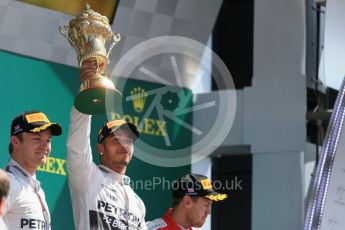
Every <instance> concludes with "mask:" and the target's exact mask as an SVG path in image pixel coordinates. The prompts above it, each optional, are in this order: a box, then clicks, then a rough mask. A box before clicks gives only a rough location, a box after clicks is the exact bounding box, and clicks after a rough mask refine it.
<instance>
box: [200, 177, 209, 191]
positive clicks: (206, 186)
mask: <svg viewBox="0 0 345 230" xmlns="http://www.w3.org/2000/svg"><path fill="white" fill-rule="evenodd" d="M200 182H201V185H202V187H203V189H212V183H211V181H210V180H209V179H203V180H202V181H200Z"/></svg>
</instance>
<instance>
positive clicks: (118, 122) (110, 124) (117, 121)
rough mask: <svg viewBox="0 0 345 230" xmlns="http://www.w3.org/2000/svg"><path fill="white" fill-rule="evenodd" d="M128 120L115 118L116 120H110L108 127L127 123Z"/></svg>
mask: <svg viewBox="0 0 345 230" xmlns="http://www.w3.org/2000/svg"><path fill="white" fill-rule="evenodd" d="M125 123H126V122H125V121H124V120H114V121H109V122H108V123H107V128H108V129H110V128H111V127H114V126H120V125H123V124H125Z"/></svg>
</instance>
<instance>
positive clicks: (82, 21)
mask: <svg viewBox="0 0 345 230" xmlns="http://www.w3.org/2000/svg"><path fill="white" fill-rule="evenodd" d="M59 31H60V33H61V34H62V35H63V36H64V37H65V38H67V40H68V41H69V43H70V44H71V45H72V47H73V48H74V49H75V51H76V53H77V56H78V64H79V66H81V65H82V63H83V61H85V60H96V61H97V65H98V69H97V74H95V75H92V76H89V77H88V78H87V80H85V81H84V82H82V84H81V86H80V92H79V93H78V94H77V96H76V97H75V99H74V106H75V108H76V109H78V110H79V111H80V112H82V113H85V114H101V113H105V112H106V99H107V101H108V102H109V101H110V102H111V103H114V106H116V105H118V104H119V103H121V97H122V96H121V93H120V92H119V91H118V90H117V89H116V88H115V85H114V83H113V82H112V81H111V80H110V79H108V78H107V77H105V76H103V75H102V74H104V70H105V68H106V66H107V64H108V63H109V59H108V58H109V54H110V52H111V50H112V48H113V47H114V46H115V44H116V43H118V42H119V41H120V39H121V37H120V35H119V34H117V33H113V32H112V31H111V27H110V25H109V20H108V18H107V17H106V16H102V15H100V14H99V13H97V12H95V11H93V10H92V9H90V6H89V5H88V4H87V5H86V6H85V9H84V10H83V12H81V14H80V15H78V16H77V17H76V18H74V19H72V20H71V21H70V22H69V25H68V26H63V27H61V26H60V27H59ZM111 40H113V43H112V44H111V45H110V46H109V50H108V51H107V50H106V43H109V42H110V41H111Z"/></svg>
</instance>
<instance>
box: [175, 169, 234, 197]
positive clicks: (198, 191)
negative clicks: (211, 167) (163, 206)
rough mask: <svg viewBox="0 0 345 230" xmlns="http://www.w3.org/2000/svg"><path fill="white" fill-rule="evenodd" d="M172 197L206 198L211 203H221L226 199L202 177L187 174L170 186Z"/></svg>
mask: <svg viewBox="0 0 345 230" xmlns="http://www.w3.org/2000/svg"><path fill="white" fill-rule="evenodd" d="M172 190H173V197H174V198H178V197H183V196H185V195H188V196H191V197H206V198H208V199H210V200H212V201H221V200H224V199H225V198H227V195H226V194H222V193H218V192H216V191H215V190H214V189H213V187H212V182H211V181H210V180H209V179H208V178H207V177H206V176H203V175H199V174H187V175H185V176H183V177H181V178H180V179H178V180H176V181H174V182H173V184H172Z"/></svg>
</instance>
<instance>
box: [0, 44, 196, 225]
mask: <svg viewBox="0 0 345 230" xmlns="http://www.w3.org/2000/svg"><path fill="white" fill-rule="evenodd" d="M0 63H1V67H2V68H1V69H2V73H1V75H2V76H1V81H2V83H1V86H0V87H1V90H0V97H1V99H2V101H1V112H0V119H1V124H0V150H1V152H2V154H1V155H0V166H1V167H2V168H3V167H4V166H5V165H6V162H7V161H8V159H9V156H10V155H9V153H8V144H9V140H10V125H11V121H12V119H13V118H14V117H15V116H16V115H18V114H20V113H21V112H23V111H26V110H34V109H36V110H41V111H43V112H44V113H45V114H47V116H48V117H49V119H50V120H51V121H54V122H58V123H60V124H61V125H62V127H63V134H62V135H61V136H59V137H54V138H53V140H52V152H51V154H50V157H49V159H48V161H47V163H46V165H44V166H42V167H41V168H40V170H39V171H38V173H37V177H38V179H39V180H40V181H41V185H42V187H43V188H44V190H45V192H46V197H47V202H48V205H49V209H50V212H51V215H52V229H74V225H73V217H72V208H71V200H70V193H69V188H68V184H67V177H68V173H67V169H66V162H65V159H66V144H65V143H66V139H67V134H68V126H69V115H70V109H71V106H72V104H73V99H74V96H75V95H76V93H77V92H78V90H79V85H80V84H79V78H78V76H79V69H77V68H73V67H69V66H64V65H60V64H56V63H51V62H47V61H42V60H37V59H33V58H30V57H24V56H20V55H17V54H13V53H8V52H5V51H0ZM119 79H120V80H119V81H118V83H117V85H118V87H119V89H120V90H121V91H123V98H124V99H123V105H124V106H123V110H121V111H116V113H112V114H108V116H109V117H110V118H120V117H121V118H124V119H126V120H127V121H131V122H134V123H136V122H137V123H140V121H141V120H143V119H144V122H143V123H142V124H143V127H141V137H142V140H143V142H145V144H146V145H147V146H153V147H155V148H156V149H159V148H161V149H162V153H161V154H162V156H161V157H163V158H164V154H165V153H164V149H165V148H168V149H170V150H171V149H172V148H176V149H179V148H183V149H186V151H185V154H186V155H190V154H191V152H190V148H188V146H191V141H192V140H191V135H190V133H189V132H188V130H187V131H186V130H185V129H181V128H180V126H179V125H178V124H177V123H175V122H174V120H173V119H165V120H164V121H163V120H162V119H159V118H161V117H160V116H159V112H158V109H167V110H170V111H171V112H172V113H173V111H174V106H178V92H179V91H183V92H184V93H185V92H188V93H191V92H189V91H188V90H186V89H178V88H171V90H166V91H167V93H166V94H164V95H163V96H164V97H165V99H164V100H165V102H167V103H168V104H164V103H163V106H162V107H159V106H158V107H157V109H155V110H152V111H151V112H149V113H145V111H146V109H147V108H148V107H149V105H150V102H152V97H153V96H152V95H148V96H147V97H146V98H145V99H146V100H136V101H134V100H125V99H126V98H127V99H128V97H129V96H130V95H131V94H133V93H135V92H141V93H145V92H149V91H150V90H154V89H156V88H159V87H162V85H159V84H153V83H149V82H143V81H136V80H124V79H121V78H119ZM163 96H162V97H163ZM169 97H171V98H169ZM164 100H163V101H162V100H161V101H160V102H161V103H162V102H164ZM174 100H175V101H174ZM176 100H177V101H176ZM171 102H174V103H171ZM189 104H190V106H191V104H192V102H190V103H189ZM169 106H170V107H169ZM106 119H107V117H106V116H105V115H98V116H94V117H93V121H92V133H91V139H92V146H95V144H96V136H97V132H98V128H99V127H100V126H101V125H102V124H103V122H105V121H106ZM179 119H182V120H183V121H184V122H187V123H189V124H191V123H192V114H191V113H190V114H187V115H185V116H183V117H179ZM164 130H166V132H167V133H168V134H169V138H170V141H171V146H168V147H167V146H166V135H167V133H165V131H164ZM145 151H147V152H146V154H150V148H149V147H148V148H147V149H143V148H136V149H135V151H134V156H135V155H137V154H141V153H143V152H145ZM93 152H94V161H95V162H96V163H98V161H99V159H98V154H97V153H96V151H95V150H94V151H93ZM169 157H173V156H168V157H167V160H168V158H169ZM188 172H190V166H189V165H187V166H183V167H172V168H165V167H158V166H155V165H152V164H150V163H147V162H144V161H142V160H139V159H137V158H136V157H133V160H132V162H131V164H130V165H129V167H128V169H127V175H128V176H130V177H131V179H132V182H133V189H134V190H135V191H136V192H137V193H138V194H139V195H140V196H141V198H142V199H143V201H144V202H145V205H146V210H147V215H146V220H147V221H148V220H151V219H153V218H156V217H160V216H162V215H163V214H164V213H165V211H166V209H167V208H168V207H170V205H171V191H170V190H169V188H170V187H169V186H170V182H171V181H172V180H173V179H176V178H178V177H180V176H182V175H184V174H186V173H188Z"/></svg>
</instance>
